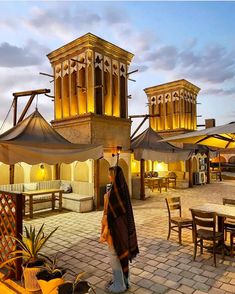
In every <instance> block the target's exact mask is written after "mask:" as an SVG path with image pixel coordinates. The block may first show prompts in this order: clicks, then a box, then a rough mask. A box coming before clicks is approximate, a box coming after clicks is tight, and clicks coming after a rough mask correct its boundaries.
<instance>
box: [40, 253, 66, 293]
mask: <svg viewBox="0 0 235 294" xmlns="http://www.w3.org/2000/svg"><path fill="white" fill-rule="evenodd" d="M65 273H66V269H63V268H60V267H58V266H57V255H55V257H54V258H50V257H48V256H45V263H44V266H43V267H42V268H41V270H40V272H38V273H37V274H36V277H37V280H38V284H39V286H40V288H41V291H42V294H57V293H58V291H57V289H58V286H59V285H62V284H64V282H65V280H64V275H65Z"/></svg>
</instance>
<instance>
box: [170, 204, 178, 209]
mask: <svg viewBox="0 0 235 294" xmlns="http://www.w3.org/2000/svg"><path fill="white" fill-rule="evenodd" d="M169 208H170V210H176V209H180V208H181V207H180V204H169Z"/></svg>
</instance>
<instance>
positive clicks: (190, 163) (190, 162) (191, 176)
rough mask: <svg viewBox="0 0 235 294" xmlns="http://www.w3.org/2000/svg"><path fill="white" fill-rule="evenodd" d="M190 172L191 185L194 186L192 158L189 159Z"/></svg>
mask: <svg viewBox="0 0 235 294" xmlns="http://www.w3.org/2000/svg"><path fill="white" fill-rule="evenodd" d="M188 174H189V187H190V188H193V170H192V158H191V157H190V158H189V159H188Z"/></svg>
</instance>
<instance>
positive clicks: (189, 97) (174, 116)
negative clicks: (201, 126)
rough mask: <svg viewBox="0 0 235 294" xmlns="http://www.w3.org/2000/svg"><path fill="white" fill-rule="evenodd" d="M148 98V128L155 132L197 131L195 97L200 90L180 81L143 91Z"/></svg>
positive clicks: (184, 81)
mask: <svg viewBox="0 0 235 294" xmlns="http://www.w3.org/2000/svg"><path fill="white" fill-rule="evenodd" d="M144 91H145V93H146V95H147V97H148V105H149V114H150V115H157V117H151V118H150V126H151V127H152V128H153V129H154V130H155V131H157V132H163V133H169V132H172V131H173V132H174V134H175V132H176V131H179V132H185V131H193V130H196V129H197V111H196V104H197V95H198V92H199V91H200V88H198V87H197V86H195V85H193V84H192V83H190V82H188V81H186V80H184V79H182V80H179V81H173V82H169V83H166V84H162V85H158V86H154V87H149V88H146V89H144Z"/></svg>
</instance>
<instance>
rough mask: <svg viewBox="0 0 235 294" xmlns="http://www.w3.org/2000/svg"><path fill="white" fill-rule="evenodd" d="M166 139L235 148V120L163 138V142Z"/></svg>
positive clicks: (221, 147)
mask: <svg viewBox="0 0 235 294" xmlns="http://www.w3.org/2000/svg"><path fill="white" fill-rule="evenodd" d="M165 141H168V142H181V143H191V144H201V145H206V146H211V147H216V148H220V149H223V148H235V122H232V123H230V124H226V125H222V126H218V127H213V128H208V129H204V130H200V131H194V132H190V133H187V134H182V135H178V136H173V137H168V138H167V139H164V140H162V142H163V143H164V142H165Z"/></svg>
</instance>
